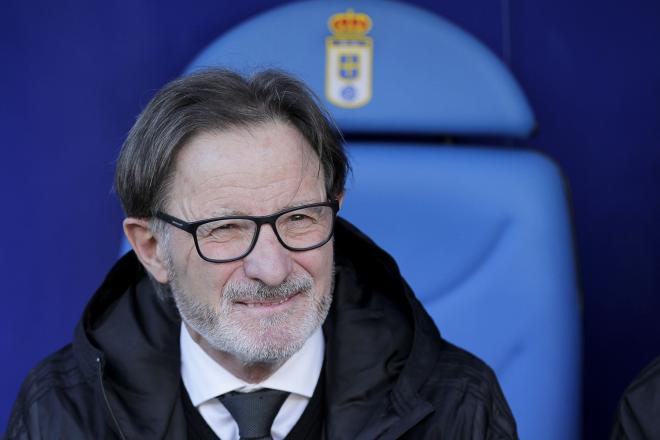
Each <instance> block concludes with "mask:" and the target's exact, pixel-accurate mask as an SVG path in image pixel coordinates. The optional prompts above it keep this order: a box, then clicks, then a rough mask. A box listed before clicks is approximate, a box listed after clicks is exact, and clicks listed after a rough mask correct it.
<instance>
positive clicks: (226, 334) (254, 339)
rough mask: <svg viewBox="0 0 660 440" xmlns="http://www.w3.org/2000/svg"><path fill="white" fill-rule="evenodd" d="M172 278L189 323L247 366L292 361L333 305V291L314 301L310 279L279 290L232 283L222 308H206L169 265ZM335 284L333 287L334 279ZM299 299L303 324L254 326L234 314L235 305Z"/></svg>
mask: <svg viewBox="0 0 660 440" xmlns="http://www.w3.org/2000/svg"><path fill="white" fill-rule="evenodd" d="M333 272H334V270H333ZM168 273H169V280H170V284H169V289H170V290H171V292H172V297H173V298H174V301H175V303H176V306H177V308H178V309H179V313H180V315H181V318H182V319H183V320H184V321H185V323H186V324H187V325H188V326H189V327H191V328H192V329H193V330H195V331H196V332H197V333H198V334H199V335H200V336H202V337H203V338H204V339H205V340H206V341H207V342H208V344H209V345H210V346H211V347H213V348H214V349H216V350H219V351H222V352H226V353H229V354H231V355H233V356H235V357H236V358H238V359H239V360H240V361H241V362H243V363H244V364H253V363H277V362H282V361H285V360H287V359H288V358H290V357H291V356H292V355H293V354H294V353H296V352H297V351H298V350H300V348H302V346H303V345H304V343H305V341H307V339H308V338H309V337H310V336H311V335H312V333H314V331H315V330H316V329H318V328H319V327H320V326H321V325H322V324H323V322H324V321H325V318H326V317H327V315H328V311H329V310H330V305H331V304H332V290H333V286H330V291H329V292H324V293H323V294H322V295H321V296H320V298H314V297H313V296H312V291H313V286H314V281H313V279H312V278H311V276H309V274H306V273H305V274H302V275H300V276H298V277H295V278H290V279H286V280H284V282H283V283H282V284H280V285H279V286H267V285H266V284H264V283H262V282H260V281H242V282H229V283H227V284H226V285H225V287H224V289H223V292H222V300H221V301H220V304H211V303H204V302H202V301H200V300H199V299H198V298H196V297H194V296H193V295H189V294H186V293H185V292H184V290H183V289H182V288H181V286H180V284H179V279H178V276H177V274H176V273H175V272H174V270H173V265H172V264H171V261H168ZM331 279H332V280H333V281H334V273H333V276H332V277H331ZM296 293H298V295H300V296H301V297H304V298H297V299H295V301H300V300H305V301H306V304H308V306H307V310H306V313H305V314H304V316H303V317H302V318H301V319H294V318H293V317H291V316H290V311H284V312H277V313H273V314H271V315H270V316H268V317H265V318H262V319H256V318H255V319H251V320H245V319H243V320H241V319H239V318H238V317H237V316H235V315H233V314H232V311H233V310H234V309H235V308H236V304H235V303H236V302H237V301H239V302H246V301H248V302H260V301H279V300H284V299H286V298H288V297H290V296H291V295H293V294H296ZM309 301H311V302H309ZM239 307H241V306H239ZM266 335H270V336H266ZM273 335H274V336H273Z"/></svg>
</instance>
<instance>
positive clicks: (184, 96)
mask: <svg viewBox="0 0 660 440" xmlns="http://www.w3.org/2000/svg"><path fill="white" fill-rule="evenodd" d="M275 121H282V122H286V123H289V124H291V125H293V126H294V127H296V128H297V129H298V130H299V131H300V133H301V134H302V135H303V136H304V137H305V139H306V140H307V142H308V143H309V145H310V146H311V147H312V149H313V150H314V151H315V152H316V154H317V156H318V158H319V162H320V166H321V167H322V169H323V172H324V175H325V187H326V194H327V196H328V198H329V199H334V198H336V197H338V196H339V195H340V194H341V193H342V192H343V190H344V184H345V182H346V175H347V173H348V170H349V164H348V160H347V158H346V154H345V152H344V148H343V139H342V137H341V134H340V133H339V131H338V130H337V128H336V127H335V125H333V124H332V123H331V122H330V118H329V116H328V114H327V112H326V111H325V110H323V109H322V107H321V106H320V104H319V102H318V99H317V98H316V97H315V96H314V94H313V93H312V92H311V90H310V89H309V88H307V86H305V85H304V84H303V83H302V82H300V81H298V80H296V79H294V78H292V77H291V76H289V75H287V74H285V73H283V72H280V71H275V70H266V71H263V72H260V73H257V74H256V75H254V76H252V77H250V78H245V77H243V76H241V75H239V74H237V73H235V72H232V71H229V70H226V69H211V70H204V71H200V72H197V73H193V74H191V75H189V76H186V77H183V78H180V79H177V80H175V81H172V82H170V83H169V84H167V85H166V86H165V87H164V88H163V89H161V90H160V91H159V92H158V93H157V94H156V95H155V96H154V98H153V99H152V100H151V101H150V102H149V104H148V105H147V107H146V108H145V109H144V111H143V112H142V113H141V114H140V116H139V117H138V118H137V121H136V122H135V125H133V128H131V131H130V132H129V134H128V137H127V138H126V141H125V142H124V145H123V146H122V149H121V152H120V154H119V159H118V161H117V168H116V171H115V190H116V192H117V194H118V195H119V199H120V200H121V203H122V206H123V208H124V212H125V213H126V215H127V216H128V217H138V218H148V217H152V216H153V215H154V214H155V213H156V211H158V210H161V209H163V208H164V206H165V204H166V202H167V197H168V194H169V186H170V185H171V181H172V176H173V173H174V167H175V161H176V156H177V154H178V152H179V151H180V150H181V148H182V147H183V146H184V145H185V144H186V143H187V142H188V141H189V140H191V138H192V137H194V136H195V135H198V134H200V133H204V132H209V131H218V130H219V131H223V130H229V129H232V128H238V127H250V126H254V125H259V124H262V123H265V122H275Z"/></svg>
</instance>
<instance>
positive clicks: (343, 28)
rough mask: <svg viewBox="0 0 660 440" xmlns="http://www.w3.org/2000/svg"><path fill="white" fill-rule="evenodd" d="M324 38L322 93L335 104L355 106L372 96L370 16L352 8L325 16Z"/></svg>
mask: <svg viewBox="0 0 660 440" xmlns="http://www.w3.org/2000/svg"><path fill="white" fill-rule="evenodd" d="M328 28H329V29H330V32H332V35H331V36H329V37H327V38H326V39H325V96H326V98H327V99H328V101H330V102H331V103H333V104H334V105H336V106H338V107H343V108H357V107H362V106H363V105H366V104H367V103H368V102H369V101H370V100H371V83H372V61H373V40H372V39H371V37H368V36H367V35H366V34H367V33H368V32H369V31H370V30H371V18H370V17H369V16H368V15H367V14H363V13H356V12H354V11H353V10H352V9H349V10H348V11H346V12H341V13H339V14H334V15H333V16H331V17H330V19H329V20H328Z"/></svg>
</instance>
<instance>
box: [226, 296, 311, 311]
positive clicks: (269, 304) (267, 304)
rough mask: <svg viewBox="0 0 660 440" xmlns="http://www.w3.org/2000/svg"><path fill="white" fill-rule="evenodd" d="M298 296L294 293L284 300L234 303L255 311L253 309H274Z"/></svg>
mask: <svg viewBox="0 0 660 440" xmlns="http://www.w3.org/2000/svg"><path fill="white" fill-rule="evenodd" d="M298 295H300V292H296V293H294V294H292V295H290V296H287V297H285V298H274V299H271V300H261V301H236V302H235V304H238V305H240V306H244V307H247V308H249V309H255V308H262V309H264V308H265V309H276V308H279V307H282V306H284V305H285V304H286V303H288V302H290V301H291V300H292V299H294V298H296V297H297V296H298Z"/></svg>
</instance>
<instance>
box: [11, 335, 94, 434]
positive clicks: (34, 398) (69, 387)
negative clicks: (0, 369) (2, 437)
mask: <svg viewBox="0 0 660 440" xmlns="http://www.w3.org/2000/svg"><path fill="white" fill-rule="evenodd" d="M84 384H85V378H84V377H83V375H82V373H81V371H80V369H79V368H78V365H77V361H76V359H75V357H74V356H73V350H72V347H71V344H69V345H66V346H65V347H63V348H61V349H60V350H58V351H56V352H55V353H53V354H51V355H50V356H48V357H46V358H45V359H43V360H42V361H41V362H39V363H38V364H37V366H36V367H34V368H33V369H32V370H31V371H30V373H28V375H27V377H26V378H25V380H24V381H23V384H22V385H21V388H20V390H19V392H18V397H17V398H16V401H15V402H14V406H13V408H12V412H11V416H10V418H9V424H8V427H7V438H8V439H13V438H23V437H24V436H25V433H26V432H32V431H33V430H34V429H35V428H36V427H37V426H38V424H39V422H40V421H43V420H44V419H45V418H44V417H43V416H44V415H47V416H48V418H52V417H53V416H56V414H57V413H58V412H59V411H58V409H62V410H65V408H64V406H65V405H66V404H67V399H66V396H67V395H68V394H72V393H73V390H74V389H77V388H79V387H80V386H81V385H84ZM76 394H80V393H79V392H76ZM63 397H65V398H63ZM56 402H57V403H56ZM60 405H61V407H60Z"/></svg>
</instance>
